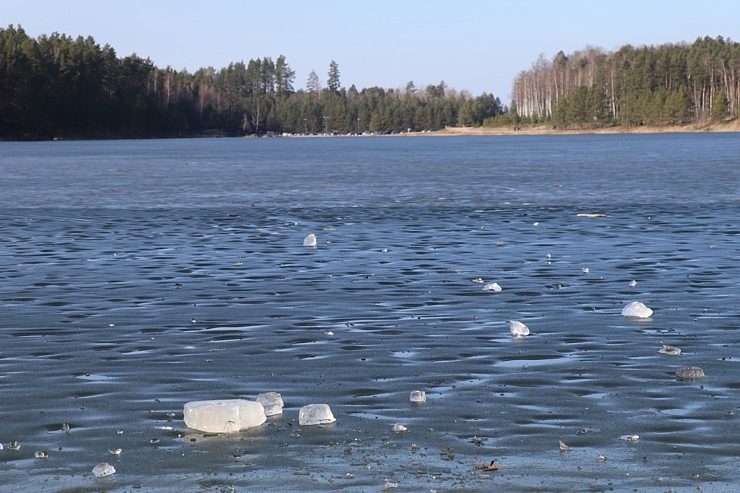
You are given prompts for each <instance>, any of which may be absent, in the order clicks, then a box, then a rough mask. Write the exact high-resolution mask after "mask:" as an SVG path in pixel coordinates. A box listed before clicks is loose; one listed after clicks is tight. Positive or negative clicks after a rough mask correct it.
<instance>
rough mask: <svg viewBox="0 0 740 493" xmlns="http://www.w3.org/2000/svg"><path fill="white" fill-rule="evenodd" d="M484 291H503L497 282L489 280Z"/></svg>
mask: <svg viewBox="0 0 740 493" xmlns="http://www.w3.org/2000/svg"><path fill="white" fill-rule="evenodd" d="M483 291H494V292H496V293H498V292H499V291H501V286H499V285H498V283H496V282H489V283H488V284H486V285H485V286H483Z"/></svg>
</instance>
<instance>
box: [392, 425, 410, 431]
mask: <svg viewBox="0 0 740 493" xmlns="http://www.w3.org/2000/svg"><path fill="white" fill-rule="evenodd" d="M406 430H408V428H406V427H405V426H403V425H402V424H401V423H396V424H394V425H393V432H394V433H403V432H404V431H406Z"/></svg>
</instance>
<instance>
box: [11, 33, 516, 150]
mask: <svg viewBox="0 0 740 493" xmlns="http://www.w3.org/2000/svg"><path fill="white" fill-rule="evenodd" d="M504 111H505V108H504V107H503V106H502V104H501V101H500V100H499V99H498V98H495V97H494V96H493V95H491V94H485V93H484V94H482V95H480V96H477V97H473V96H472V95H470V94H469V93H467V92H465V91H462V92H457V91H455V90H453V89H450V88H448V87H447V86H446V85H445V83H444V82H440V83H439V84H438V85H429V86H427V87H425V88H422V89H417V88H415V87H414V84H413V83H411V82H409V83H408V84H407V86H406V87H405V88H403V89H383V88H379V87H371V88H367V89H362V90H357V89H356V88H355V87H354V86H350V87H349V88H345V87H343V86H342V84H341V78H340V71H339V65H338V64H337V63H336V62H332V63H331V64H330V66H329V70H328V73H327V79H326V86H325V87H322V84H321V81H320V78H319V76H318V75H317V74H316V72H315V71H314V72H312V73H311V74H310V75H309V77H308V80H307V81H306V87H305V89H303V88H297V87H296V81H295V73H294V71H293V70H292V69H291V68H290V66H289V65H288V63H287V61H286V59H285V57H283V56H280V57H278V58H277V59H276V60H274V61H273V60H272V59H271V58H269V57H265V58H261V59H253V60H249V61H248V62H246V63H245V62H235V63H232V64H230V65H229V66H228V67H225V68H222V69H213V68H210V67H209V68H201V69H199V70H197V71H196V72H195V73H192V74H191V73H188V72H186V71H177V70H174V69H172V68H171V67H166V68H159V67H156V66H155V65H154V64H153V63H152V62H151V61H150V60H149V59H143V58H140V57H139V56H136V55H131V56H126V57H123V58H119V57H118V56H117V55H116V52H115V50H114V49H113V48H112V47H111V46H108V45H105V46H102V47H101V46H100V45H99V44H98V43H97V42H96V41H95V40H94V39H92V38H91V37H88V38H82V37H78V38H76V39H72V38H71V37H69V36H65V35H60V34H56V33H55V34H52V35H49V36H46V35H44V36H40V37H39V38H31V37H29V36H28V35H27V34H26V33H25V32H24V30H23V29H22V28H21V27H13V26H9V27H8V28H7V29H0V139H49V138H112V137H156V136H178V135H184V136H190V135H246V134H266V133H270V132H275V133H282V132H290V133H324V132H328V133H333V132H337V133H350V132H360V133H362V132H365V131H373V132H390V131H401V130H403V131H406V130H408V129H411V130H416V131H418V130H425V129H430V128H441V127H444V126H446V125H481V124H482V122H483V121H484V120H485V119H486V118H492V117H495V116H497V115H500V114H501V113H503V112H504Z"/></svg>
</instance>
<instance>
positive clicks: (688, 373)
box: [676, 366, 704, 380]
mask: <svg viewBox="0 0 740 493" xmlns="http://www.w3.org/2000/svg"><path fill="white" fill-rule="evenodd" d="M676 377H677V378H678V379H680V380H701V379H702V378H704V370H702V369H701V368H699V367H695V366H694V367H690V368H679V369H677V370H676Z"/></svg>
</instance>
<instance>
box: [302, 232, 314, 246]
mask: <svg viewBox="0 0 740 493" xmlns="http://www.w3.org/2000/svg"><path fill="white" fill-rule="evenodd" d="M303 246H304V247H315V246H316V235H315V234H313V233H311V234H310V235H308V236H306V237H305V238H304V239H303Z"/></svg>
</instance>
